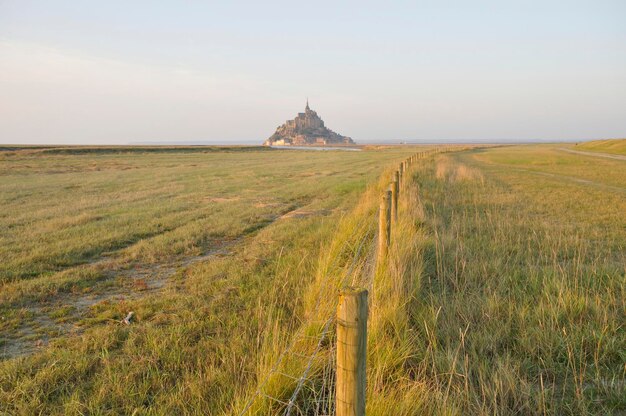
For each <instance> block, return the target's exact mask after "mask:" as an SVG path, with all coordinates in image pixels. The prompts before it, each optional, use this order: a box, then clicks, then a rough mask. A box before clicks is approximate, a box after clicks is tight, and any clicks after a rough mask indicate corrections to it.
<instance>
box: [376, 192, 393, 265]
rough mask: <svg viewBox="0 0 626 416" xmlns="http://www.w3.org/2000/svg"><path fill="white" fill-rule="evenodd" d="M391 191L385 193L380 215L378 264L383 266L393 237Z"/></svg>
mask: <svg viewBox="0 0 626 416" xmlns="http://www.w3.org/2000/svg"><path fill="white" fill-rule="evenodd" d="M390 220H391V191H385V192H384V193H383V198H382V201H381V202H380V210H379V213H378V264H379V265H380V264H383V262H384V260H385V258H386V257H387V251H388V250H389V240H390V237H391V221H390Z"/></svg>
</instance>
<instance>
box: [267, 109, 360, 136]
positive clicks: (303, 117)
mask: <svg viewBox="0 0 626 416" xmlns="http://www.w3.org/2000/svg"><path fill="white" fill-rule="evenodd" d="M328 144H334V145H349V144H355V143H354V141H353V140H352V139H351V138H350V137H346V136H342V135H340V134H337V133H335V132H334V131H332V130H330V129H329V128H327V127H326V126H325V125H324V120H322V119H321V118H320V116H318V115H317V113H316V112H315V111H313V110H311V109H310V108H309V100H307V101H306V108H305V109H304V113H298V116H297V117H296V118H294V119H293V120H288V121H287V122H286V123H285V124H283V125H282V126H279V127H278V128H277V129H276V132H275V133H274V134H272V136H270V138H269V139H267V140H266V141H265V142H264V143H263V145H264V146H292V145H293V146H323V145H328Z"/></svg>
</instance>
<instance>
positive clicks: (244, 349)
mask: <svg viewBox="0 0 626 416" xmlns="http://www.w3.org/2000/svg"><path fill="white" fill-rule="evenodd" d="M410 152H411V151H410V150H408V149H406V148H405V149H396V150H393V149H387V150H385V151H363V152H338V151H335V152H302V151H268V150H265V149H260V150H259V151H256V152H255V151H249V150H246V151H233V150H230V149H228V151H223V152H216V151H211V152H198V151H192V152H181V151H177V152H164V153H161V152H142V151H132V152H122V153H118V152H95V153H94V152H87V153H84V154H82V153H80V154H75V153H70V154H67V153H66V152H41V151H36V152H35V151H30V150H28V151H18V152H15V151H11V152H6V153H4V154H1V156H0V157H1V161H0V199H1V203H2V206H3V207H4V208H5V209H4V210H3V211H2V217H1V218H0V228H1V229H2V234H0V235H1V236H2V237H1V239H2V244H1V245H0V247H1V248H0V258H1V259H2V261H0V265H1V266H0V276H1V279H0V280H1V282H2V286H1V287H0V301H1V305H2V306H1V307H0V313H1V314H2V317H3V319H2V320H1V321H0V338H1V339H3V341H2V342H3V348H5V349H6V346H7V345H15V342H16V341H20V342H21V344H18V346H20V347H23V348H25V349H26V350H27V352H28V353H29V354H27V355H26V356H23V357H16V358H9V359H5V360H4V361H2V362H0V409H1V410H4V411H7V412H9V413H16V414H32V413H40V412H43V413H46V414H68V413H69V414H78V413H81V412H82V413H98V412H104V413H114V414H117V413H122V414H132V413H133V412H138V414H142V413H150V412H155V411H156V412H157V413H159V414H179V413H184V412H192V413H193V412H198V413H203V414H206V413H207V412H210V414H219V413H222V412H228V411H229V409H231V408H232V406H233V403H234V402H236V400H237V397H246V396H247V395H248V392H249V391H250V389H252V388H253V386H254V385H255V383H256V382H257V380H258V378H259V377H261V376H262V373H260V372H259V367H258V366H259V363H262V362H264V360H266V359H267V360H271V356H268V357H267V358H264V355H266V354H267V355H271V354H272V353H273V350H274V346H275V345H276V344H275V343H282V342H284V340H286V338H287V337H288V335H289V334H290V333H291V332H292V331H293V330H294V329H295V328H296V327H298V325H299V322H300V319H301V318H302V315H303V310H302V308H303V302H304V296H303V293H304V292H303V291H304V289H305V288H307V287H308V285H309V284H311V282H312V281H314V279H315V277H316V275H317V273H318V272H317V270H318V266H319V258H320V256H321V255H322V253H323V251H324V250H325V249H326V247H328V246H329V245H331V244H332V240H333V235H334V233H335V231H336V226H337V223H338V222H339V221H340V220H341V218H342V217H344V216H345V215H346V213H347V212H350V211H351V210H352V209H353V207H354V205H355V204H356V202H357V201H358V200H359V199H360V198H361V194H362V193H363V192H364V191H365V190H366V189H367V188H368V187H369V186H371V185H373V184H377V183H378V180H379V176H380V173H381V172H382V170H383V169H384V168H385V167H386V166H389V165H390V164H392V163H393V162H394V161H398V160H401V159H402V158H403V157H405V156H406V155H408V154H410ZM286 213H296V214H297V213H300V214H299V215H291V216H284V217H283V215H284V214H286ZM224 247H226V250H228V251H230V254H224V253H222V254H219V252H218V254H217V255H215V256H213V257H211V258H209V259H207V260H202V258H200V259H199V260H198V261H195V262H194V261H193V259H194V258H196V256H201V255H203V254H204V253H210V252H211V251H212V250H216V249H217V250H219V249H222V248H224ZM181 265H182V267H181ZM163 267H168V268H172V269H174V270H178V271H176V272H175V273H174V274H173V275H171V276H168V277H167V279H166V283H165V286H163V288H162V289H159V290H148V291H141V290H139V289H140V287H139V286H141V285H138V284H137V283H136V281H135V279H133V278H132V275H133V273H136V272H141V271H143V272H146V271H147V275H146V274H145V273H144V275H142V278H143V279H145V281H146V282H145V283H146V284H148V285H149V284H150V283H151V282H152V280H154V278H155V276H157V275H158V273H159V270H160V268H163ZM130 310H132V311H134V312H135V314H136V317H137V320H136V322H135V323H134V324H132V325H131V326H128V327H127V326H124V325H121V324H119V320H120V319H122V318H123V317H124V316H125V315H126V313H127V312H128V311H130ZM21 311H25V312H27V313H21ZM72 317H73V319H71V318H72ZM51 322H61V323H63V324H65V325H70V328H68V330H67V331H66V332H68V334H66V335H64V336H58V337H57V336H54V335H55V334H54V331H52V330H53V329H55V328H56V327H55V326H53V325H52V324H51ZM72 333H73V335H72ZM42 339H43V340H44V341H47V340H48V339H49V340H50V343H49V345H47V346H45V345H44V346H38V347H37V348H36V349H35V350H34V351H32V347H33V345H35V344H37V345H40V343H38V341H39V340H42ZM11 351H12V352H15V351H14V350H11Z"/></svg>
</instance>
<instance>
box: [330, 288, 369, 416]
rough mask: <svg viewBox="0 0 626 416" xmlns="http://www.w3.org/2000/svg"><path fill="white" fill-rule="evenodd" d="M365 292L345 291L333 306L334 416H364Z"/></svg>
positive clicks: (357, 290)
mask: <svg viewBox="0 0 626 416" xmlns="http://www.w3.org/2000/svg"><path fill="white" fill-rule="evenodd" d="M366 357H367V290H365V289H361V288H346V289H344V290H343V291H342V292H341V294H340V295H339V304H338V305H337V380H336V415H337V416H363V415H365V387H366V378H365V370H366Z"/></svg>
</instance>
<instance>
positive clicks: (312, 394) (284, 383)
mask: <svg viewBox="0 0 626 416" xmlns="http://www.w3.org/2000/svg"><path fill="white" fill-rule="evenodd" d="M447 151H449V150H448V149H447V148H446V149H443V152H447ZM440 152H442V150H435V151H434V152H432V153H440ZM428 153H431V152H428ZM428 153H424V152H422V153H418V154H416V155H414V156H412V157H411V158H409V159H407V161H405V162H402V164H401V166H400V169H399V172H402V173H403V172H404V171H405V169H406V168H407V166H408V164H409V163H411V162H413V161H415V160H417V159H419V158H423V157H425V156H426V155H427V154H428ZM403 181H404V179H403ZM379 212H380V211H379ZM379 212H378V213H379ZM378 213H377V215H376V217H375V218H378ZM375 223H376V222H375V221H372V219H371V217H370V216H367V215H366V216H365V217H364V219H363V220H362V223H361V224H359V225H358V226H357V227H355V229H354V230H353V233H352V235H351V236H350V238H348V239H347V240H345V241H344V243H343V246H342V249H341V250H339V252H338V253H337V255H336V256H335V257H334V258H333V260H332V262H331V263H332V264H335V265H338V264H339V263H340V262H341V258H342V257H343V254H344V253H345V252H346V250H347V251H348V254H349V255H350V258H351V261H350V262H349V264H345V265H344V270H345V272H344V273H343V275H342V276H341V278H340V279H338V280H332V279H329V281H333V282H335V284H336V287H334V288H329V287H328V286H327V285H322V286H321V287H320V290H319V293H318V296H317V298H316V300H315V305H314V307H313V308H312V310H313V311H314V313H315V314H316V319H309V320H305V321H304V322H303V324H302V325H301V326H300V327H299V329H298V330H297V331H296V333H295V334H294V336H293V337H292V338H291V342H290V343H289V344H288V345H287V347H286V348H285V349H284V350H283V351H282V352H281V354H280V355H279V357H278V359H277V360H276V362H275V363H274V366H273V367H272V368H271V370H270V371H269V373H268V374H267V375H266V376H265V378H264V379H263V380H262V381H261V382H260V384H259V385H258V388H257V389H256V391H255V392H254V394H253V395H252V396H251V397H250V398H249V400H248V401H247V402H246V404H245V406H244V408H243V410H242V411H241V412H240V413H239V414H240V416H244V415H250V414H267V415H284V416H305V415H306V416H325V415H334V413H335V378H336V372H335V368H336V342H335V331H333V329H334V328H335V324H336V322H335V321H336V316H335V310H334V308H333V306H336V305H335V304H334V303H332V302H331V303H330V304H325V305H322V301H323V300H324V298H325V297H327V296H328V295H329V294H331V293H332V294H336V292H337V291H338V290H339V289H341V288H342V287H345V286H360V287H365V288H367V289H368V291H369V292H371V291H372V286H373V276H374V274H375V269H376V244H375V242H376V234H377V233H376V232H375V230H374V226H375ZM355 237H356V239H355ZM350 243H353V244H350ZM331 270H334V269H333V268H332V267H331ZM329 289H335V292H334V293H333V292H332V290H329ZM326 300H327V299H326ZM331 305H332V306H331Z"/></svg>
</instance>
